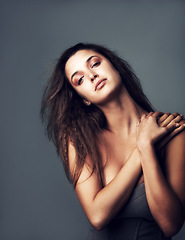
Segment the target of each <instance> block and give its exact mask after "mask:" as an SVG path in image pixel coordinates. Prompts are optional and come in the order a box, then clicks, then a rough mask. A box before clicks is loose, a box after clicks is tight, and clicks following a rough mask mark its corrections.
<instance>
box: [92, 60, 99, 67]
mask: <svg viewBox="0 0 185 240" xmlns="http://www.w3.org/2000/svg"><path fill="white" fill-rule="evenodd" d="M99 65H100V62H99V61H98V62H95V63H94V64H92V66H91V68H93V67H97V66H99Z"/></svg>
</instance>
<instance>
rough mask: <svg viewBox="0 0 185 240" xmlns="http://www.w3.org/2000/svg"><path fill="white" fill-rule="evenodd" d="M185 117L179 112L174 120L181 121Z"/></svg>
mask: <svg viewBox="0 0 185 240" xmlns="http://www.w3.org/2000/svg"><path fill="white" fill-rule="evenodd" d="M183 118H184V117H183V115H182V114H178V115H177V117H175V118H174V122H176V123H179V122H180V121H181V120H182V119H183Z"/></svg>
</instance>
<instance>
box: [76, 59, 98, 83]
mask: <svg viewBox="0 0 185 240" xmlns="http://www.w3.org/2000/svg"><path fill="white" fill-rule="evenodd" d="M93 57H98V56H97V55H92V56H90V57H89V58H88V59H87V60H86V63H88V62H89V61H90V60H91V59H92V58H93ZM77 73H78V71H76V72H74V73H73V74H72V76H71V81H72V79H73V77H74V76H75V75H76V74H77Z"/></svg>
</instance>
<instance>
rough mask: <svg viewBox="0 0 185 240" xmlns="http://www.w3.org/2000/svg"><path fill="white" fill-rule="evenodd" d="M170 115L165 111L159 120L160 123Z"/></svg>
mask: <svg viewBox="0 0 185 240" xmlns="http://www.w3.org/2000/svg"><path fill="white" fill-rule="evenodd" d="M169 115H170V113H169V112H168V113H164V114H163V115H162V116H161V117H160V118H159V120H158V124H161V123H162V122H163V121H164V120H165V119H166V118H168V116H169Z"/></svg>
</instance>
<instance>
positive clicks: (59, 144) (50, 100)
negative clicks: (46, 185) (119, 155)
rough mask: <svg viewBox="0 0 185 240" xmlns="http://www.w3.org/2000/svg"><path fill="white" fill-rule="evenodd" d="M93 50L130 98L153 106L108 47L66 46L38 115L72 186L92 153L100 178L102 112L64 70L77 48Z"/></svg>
mask: <svg viewBox="0 0 185 240" xmlns="http://www.w3.org/2000/svg"><path fill="white" fill-rule="evenodd" d="M83 49H88V50H93V51H95V52H97V53H99V54H101V55H103V56H104V57H106V58H107V59H108V60H109V61H110V62H111V64H112V65H113V67H114V68H115V69H116V70H117V71H118V72H119V74H120V76H121V78H122V81H123V84H124V86H125V87H126V89H127V91H128V93H129V94H130V96H131V97H132V99H133V100H134V101H135V102H136V103H137V104H138V105H139V106H140V107H142V108H143V109H144V110H146V111H147V112H150V111H153V108H152V106H151V104H150V102H149V101H148V99H147V97H146V96H145V95H144V93H143V91H142V88H141V85H140V82H139V79H138V78H137V76H136V75H135V74H134V72H133V70H132V69H131V67H130V66H129V64H128V63H127V62H126V61H125V60H123V59H121V58H120V57H118V56H117V55H116V54H115V53H114V52H112V51H110V50H109V49H107V48H105V47H103V46H100V45H96V44H84V43H79V44H76V45H75V46H73V47H71V48H69V49H67V50H66V51H65V52H64V53H63V54H62V55H61V57H60V58H59V60H58V62H57V64H56V67H55V69H54V71H53V73H52V75H51V77H50V79H49V81H48V83H47V85H46V87H45V90H44V93H43V96H42V103H41V118H42V121H43V122H44V123H45V125H46V133H47V135H48V137H49V139H50V140H51V141H52V142H53V143H54V144H55V146H56V149H57V152H58V154H59V155H60V157H61V158H62V160H63V164H64V169H65V173H66V176H67V178H68V179H69V180H70V181H72V183H73V185H74V187H75V186H76V183H77V181H78V179H79V176H80V174H81V170H82V167H83V166H84V164H85V159H86V156H87V155H89V156H90V157H91V160H92V163H93V169H92V172H93V171H96V172H97V174H98V176H99V177H100V179H101V170H102V164H101V154H100V151H99V149H98V146H97V137H98V136H99V135H100V133H101V131H102V130H103V129H106V128H107V121H106V118H105V116H104V114H103V112H102V111H101V110H100V109H99V108H98V107H96V106H95V105H94V104H91V105H90V106H87V105H85V104H84V102H83V100H82V98H81V97H80V96H79V95H78V94H77V92H76V91H75V90H74V89H73V87H72V86H71V84H70V83H69V80H68V79H67V77H66V74H65V64H66V62H67V60H68V59H69V58H70V57H71V56H72V55H74V54H75V53H76V52H77V51H79V50H83ZM69 141H71V142H72V144H73V146H74V148H75V151H76V168H75V171H74V173H73V174H72V175H71V174H70V172H69V161H68V144H69Z"/></svg>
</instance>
